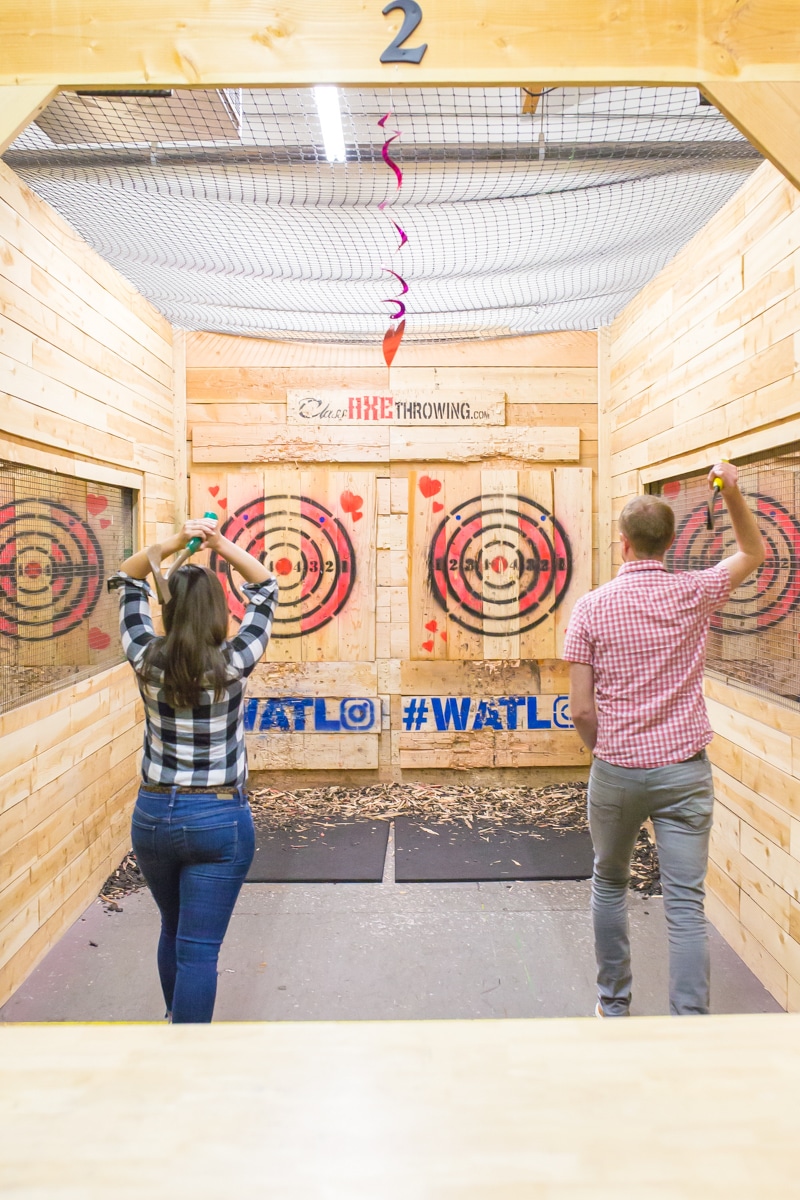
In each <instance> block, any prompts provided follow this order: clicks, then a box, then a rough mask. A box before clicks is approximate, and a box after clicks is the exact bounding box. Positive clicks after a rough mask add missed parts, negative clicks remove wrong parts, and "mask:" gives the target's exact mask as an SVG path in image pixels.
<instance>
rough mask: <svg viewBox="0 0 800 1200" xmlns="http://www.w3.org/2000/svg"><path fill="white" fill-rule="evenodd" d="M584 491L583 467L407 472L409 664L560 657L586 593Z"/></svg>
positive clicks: (588, 543) (587, 474) (587, 497)
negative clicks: (577, 601)
mask: <svg viewBox="0 0 800 1200" xmlns="http://www.w3.org/2000/svg"><path fill="white" fill-rule="evenodd" d="M591 488H592V481H591V471H590V470H589V469H588V468H580V467H565V468H556V469H554V470H535V471H534V470H531V471H516V470H480V469H475V470H471V469H458V468H456V469H453V468H445V467H442V468H441V469H434V468H429V469H428V470H427V471H425V472H418V473H413V474H412V475H411V476H410V477H409V514H410V524H411V528H410V547H411V603H410V608H411V613H410V616H411V630H410V650H411V657H412V658H416V659H520V658H522V659H526V658H533V659H541V658H555V657H557V656H558V655H559V654H560V653H561V649H562V646H563V636H564V632H565V630H566V626H567V623H568V620H569V613H570V612H571V611H572V605H573V603H574V601H575V599H576V598H577V597H578V596H580V595H582V594H583V593H584V592H587V591H588V590H589V588H590V586H591V553H592V528H591V499H592V492H591Z"/></svg>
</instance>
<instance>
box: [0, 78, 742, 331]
mask: <svg viewBox="0 0 800 1200" xmlns="http://www.w3.org/2000/svg"><path fill="white" fill-rule="evenodd" d="M338 103H339V109H340V112H341V119H342V129H343V133H344V144H345V161H344V162H329V161H328V159H327V157H326V151H325V148H324V144H323V136H322V131H321V121H320V116H319V113H318V110H317V103H316V100H315V92H314V89H312V88H306V89H291V90H288V89H284V90H234V91H230V90H229V91H190V90H185V91H173V92H169V93H154V94H150V95H143V94H134V95H130V94H128V95H125V94H120V95H116V96H115V95H110V94H105V95H103V94H100V95H98V94H96V93H95V94H91V95H85V94H80V93H77V94H73V93H62V94H61V95H59V96H58V97H56V99H55V100H53V101H52V103H51V104H50V105H49V107H48V108H47V109H46V110H45V112H44V113H43V114H42V115H41V116H40V117H39V118H38V120H37V122H36V124H34V125H31V126H30V127H29V128H28V129H27V130H26V131H25V132H24V133H23V134H22V135H21V136H20V137H18V138H17V140H16V141H15V142H14V143H13V145H12V146H11V147H10V148H9V150H8V151H7V153H6V155H5V161H6V162H7V163H8V165H9V166H11V167H12V168H13V169H14V171H16V172H17V173H18V174H19V175H21V176H22V178H23V179H24V180H25V182H26V183H27V184H28V185H29V186H30V187H32V188H33V189H34V191H36V192H38V194H39V195H41V196H42V197H44V199H46V200H47V201H48V202H49V203H50V204H52V205H53V207H54V208H56V209H57V210H58V211H59V212H60V213H61V214H62V215H63V216H64V217H65V218H66V220H67V221H68V222H69V223H70V224H71V225H72V226H74V228H75V229H77V230H78V231H79V233H81V235H82V236H83V237H84V238H85V239H86V240H87V241H88V242H89V243H90V245H92V246H93V247H94V248H95V249H96V250H98V251H99V252H100V254H102V255H103V257H104V258H106V259H107V260H108V261H109V262H110V263H111V264H112V265H113V266H114V267H116V268H117V270H119V271H120V272H121V274H122V275H124V276H125V277H126V278H128V279H129V280H130V281H131V282H132V283H133V284H134V285H135V286H136V287H137V288H138V289H139V290H140V291H141V292H142V293H143V294H144V295H145V296H147V297H148V298H149V299H150V300H151V301H152V302H153V303H154V304H155V306H156V307H157V308H158V309H160V310H161V312H163V313H164V315H165V316H166V317H167V318H168V319H169V320H170V321H172V322H173V323H174V324H176V325H179V326H182V327H184V328H188V329H205V330H213V331H219V332H226V333H241V334H251V335H259V336H275V337H278V338H282V339H304V340H316V341H326V340H327V341H336V342H353V343H358V342H374V341H376V340H378V339H379V338H380V337H381V336H382V335H383V333H384V331H385V329H386V326H387V311H388V310H387V306H386V305H385V304H384V303H383V301H384V300H385V299H386V297H387V296H391V295H392V294H393V284H392V281H391V280H390V281H389V285H388V286H387V276H386V274H385V272H383V271H382V270H381V268H382V266H385V265H390V266H393V267H394V268H395V269H397V270H399V271H400V272H401V273H402V275H403V277H404V278H405V279H406V280H407V281H408V284H409V292H408V294H407V295H406V296H405V297H404V300H405V302H406V304H407V306H408V321H407V327H406V337H407V338H408V339H410V340H414V341H419V342H429V341H442V340H454V339H471V338H485V337H502V336H511V335H515V334H525V333H535V332H539V331H543V330H557V329H594V328H596V327H597V326H599V325H603V324H607V323H608V322H609V321H611V320H612V319H613V318H614V317H615V316H616V314H617V313H618V312H619V311H620V310H621V309H622V308H623V307H624V306H625V304H626V303H627V302H628V301H629V300H630V299H632V297H633V296H634V295H636V293H637V292H638V291H639V290H640V289H641V288H642V287H643V286H644V284H645V283H647V281H648V280H649V279H651V278H652V276H653V275H654V274H656V272H658V271H659V270H660V269H661V267H663V266H664V264H665V263H666V262H667V261H669V259H670V258H671V257H672V256H673V255H674V254H675V253H676V252H677V250H678V249H680V247H681V246H683V245H684V244H685V243H686V241H687V240H688V239H689V238H690V237H691V236H692V235H693V234H694V233H696V232H697V230H699V229H700V228H701V227H702V226H703V225H704V224H705V223H706V222H707V221H708V220H709V218H710V217H711V216H712V215H713V213H714V212H715V211H716V210H717V209H718V208H719V207H720V206H721V205H722V204H723V203H724V202H725V201H726V200H727V199H728V198H729V197H730V196H731V195H732V194H733V193H734V192H735V191H736V189H737V188H738V187H740V185H741V184H742V183H743V182H744V181H745V179H746V178H747V177H748V175H749V174H750V172H751V171H752V170H753V169H754V168H755V167H756V166H757V165H758V164H759V162H760V161H761V158H760V156H759V155H758V153H757V151H755V150H754V149H753V147H752V146H750V144H749V143H748V142H747V141H746V139H744V138H743V137H742V136H741V135H740V134H739V133H738V132H737V131H736V130H735V129H734V128H733V127H732V126H731V125H730V124H729V123H728V121H727V120H726V119H725V118H724V117H723V116H721V114H720V113H718V112H717V111H716V110H715V109H714V108H712V107H710V106H708V105H704V104H702V103H701V102H700V97H699V94H698V92H697V91H696V90H695V89H693V88H629V87H617V88H552V89H547V90H546V91H545V92H544V93H543V94H538V93H537V94H529V93H528V92H526V90H525V89H521V88H444V89H433V88H429V89H417V88H409V89H406V90H402V91H392V92H389V91H379V90H368V91H350V90H345V89H339V90H338ZM526 109H527V110H528V111H525V110H526ZM389 110H392V112H393V116H392V117H391V118H390V119H389V122H388V123H387V126H386V128H387V130H388V131H389V133H392V132H394V130H398V129H399V130H400V131H401V137H400V138H398V139H396V140H395V141H393V142H392V144H391V157H392V158H393V159H394V160H395V161H396V162H397V164H398V166H399V167H400V168H401V170H402V172H403V182H402V187H401V188H400V189H399V190H398V188H397V186H396V181H395V176H394V174H393V173H392V171H391V170H390V169H389V167H388V166H387V164H386V163H385V162H384V160H383V158H382V154H381V150H382V146H383V142H384V133H383V130H382V129H381V128H380V127H379V125H378V120H379V118H380V117H381V116H382V115H383V114H385V113H386V112H388V111H389ZM383 201H386V202H387V207H386V209H385V210H384V211H383V212H381V211H380V210H379V208H378V205H379V204H380V203H382V202H383ZM387 215H390V216H391V218H392V219H394V220H396V221H397V222H398V223H399V224H400V225H401V226H402V227H403V228H404V229H405V231H406V233H407V234H408V242H407V244H406V245H405V246H404V247H403V248H402V250H401V251H399V252H398V250H397V245H398V238H397V234H396V232H395V230H394V228H393V227H392V225H391V223H390V220H388V219H387Z"/></svg>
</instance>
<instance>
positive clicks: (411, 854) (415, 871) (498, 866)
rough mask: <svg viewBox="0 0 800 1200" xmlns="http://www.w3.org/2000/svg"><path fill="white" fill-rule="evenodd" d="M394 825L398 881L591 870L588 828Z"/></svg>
mask: <svg viewBox="0 0 800 1200" xmlns="http://www.w3.org/2000/svg"><path fill="white" fill-rule="evenodd" d="M394 828H395V869H394V877H395V879H396V881H397V882H398V883H459V882H468V881H470V882H483V881H486V880H491V879H588V878H589V877H590V876H591V874H592V842H591V838H590V837H589V833H588V831H583V830H577V829H568V830H566V831H565V832H559V831H558V830H555V829H547V828H545V827H543V826H538V825H521V824H517V823H509V824H508V825H506V826H497V825H494V826H492V827H491V829H486V830H484V831H481V828H480V826H479V825H478V826H477V827H475V828H472V829H470V828H469V827H468V826H466V825H462V824H461V823H459V824H457V825H456V824H453V825H433V824H427V823H426V824H421V823H420V822H419V821H417V820H412V819H411V818H409V817H398V818H396V820H395V823H394Z"/></svg>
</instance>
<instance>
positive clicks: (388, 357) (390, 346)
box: [378, 109, 408, 367]
mask: <svg viewBox="0 0 800 1200" xmlns="http://www.w3.org/2000/svg"><path fill="white" fill-rule="evenodd" d="M391 115H392V112H391V109H390V110H389V112H387V113H386V114H385V115H384V116H382V117H381V118H380V120H379V121H378V125H379V126H380V127H381V129H382V130H383V131H384V135H385V141H384V143H383V146H382V147H381V157H382V158H383V161H384V162H385V163H386V165H387V167H389V169H390V170H391V171H393V172H394V176H395V179H396V180H397V188H398V191H399V190H400V187H401V185H402V183H403V172H402V170H401V169H400V167H399V166H398V165H397V163H396V162H395V161H394V159H393V158H392V156H391V155H390V153H389V147H390V146H391V144H392V142H393V141H395V139H396V138H399V137H400V130H399V129H396V130H395V131H394V133H392V134H391V135H388V136H387V130H386V122H387V121H388V120H389V117H390V116H391ZM386 203H387V202H386V201H385V200H383V201H382V202H381V203H380V204H379V205H378V208H379V209H380V210H381V212H383V211H384V210H385V208H386ZM386 215H387V216H388V213H387V214H386ZM389 220H390V221H391V223H392V225H393V226H394V228H395V229H396V230H397V232H398V234H399V235H400V244H399V245H398V247H397V250H398V251H400V250H402V249H403V246H405V244H406V242H407V241H408V235H407V234H406V231H405V230H404V229H403V228H402V226H400V225H398V223H397V221H392V219H391V217H389ZM381 269H382V270H383V271H386V272H387V273H388V274H389V275H393V276H394V278H395V279H396V280H397V281H398V283H399V284H400V285H401V287H402V289H403V290H402V292H401V293H400V295H401V296H405V294H406V292H407V291H408V284H407V283H406V281H405V279H404V278H403V276H402V275H400V274H399V273H398V272H397V271H393V270H392V269H391V267H382V268H381ZM382 303H383V304H391V305H393V306H394V310H395V311H394V312H393V313H391V314H390V316H389V320H390V322H394V321H398V322H399V324H397V325H394V324H390V325H389V328H388V329H387V330H386V333H385V334H384V337H383V358H384V362H385V363H386V366H387V367H391V365H392V360H393V359H394V356H395V354H396V353H397V350H398V347H399V345H400V343H401V341H402V340H403V334H404V333H405V329H406V322H405V315H406V306H405V304H404V303H403V301H402V300H399V299H397V297H394V296H392V297H387V299H385V300H383V301H382Z"/></svg>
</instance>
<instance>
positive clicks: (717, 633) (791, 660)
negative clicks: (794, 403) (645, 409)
mask: <svg viewBox="0 0 800 1200" xmlns="http://www.w3.org/2000/svg"><path fill="white" fill-rule="evenodd" d="M737 465H738V467H739V486H740V488H741V490H742V492H743V493H744V495H745V496H747V497H748V500H749V503H750V507H751V508H752V509H753V511H754V512H755V514H756V517H757V520H758V523H759V527H760V529H761V532H762V534H763V536H764V543H765V547H766V558H765V561H764V564H763V566H762V567H761V569H760V570H759V571H758V572H757V573H756V574H755V575H753V576H751V577H750V579H748V580H746V581H745V582H744V583H743V584H742V586H741V587H740V588H738V589H737V591H736V592H735V593H734V594H733V596H732V597H731V599H730V600H729V602H728V604H727V605H726V607H725V608H724V610H723V611H722V613H720V614H718V615H716V616H715V617H714V618H713V621H712V626H711V633H710V634H709V639H708V651H707V658H706V666H707V669H708V670H709V671H712V672H713V673H715V674H718V675H722V676H723V677H724V678H725V679H727V680H730V681H734V682H736V683H740V684H745V685H747V686H748V687H749V688H751V689H752V690H754V691H757V692H759V693H761V694H763V695H767V696H774V697H778V698H779V699H782V700H788V701H793V702H794V703H796V704H797V703H800V443H795V444H793V445H792V446H790V447H787V448H786V449H784V450H781V451H774V452H771V453H770V454H765V455H760V456H758V457H755V458H752V459H750V460H746V461H745V462H744V463H743V464H742V463H738V464H737ZM707 476H708V472H707V471H703V472H702V473H699V474H694V475H691V476H688V477H686V478H683V479H673V480H668V481H665V482H664V483H661V484H658V485H657V486H656V487H655V488H653V489H652V490H653V491H655V492H656V494H658V495H661V496H663V498H664V499H665V500H667V501H668V503H669V504H671V505H672V507H673V509H674V510H675V523H676V535H675V543H674V546H673V549H672V550H671V551H670V552H669V554H668V555H667V559H666V561H667V565H668V566H669V567H670V568H671V569H673V570H701V569H703V568H705V567H710V566H713V564H714V563H716V562H719V560H720V559H721V558H723V557H724V556H725V555H727V554H733V553H734V552H735V550H736V542H735V540H734V537H733V531H732V529H731V525H730V521H729V520H728V516H727V511H726V510H725V508H724V506H723V504H722V501H721V500H720V499H717V502H716V506H715V522H714V529H713V531H709V530H708V529H707V528H706V515H707V499H708V483H707Z"/></svg>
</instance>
